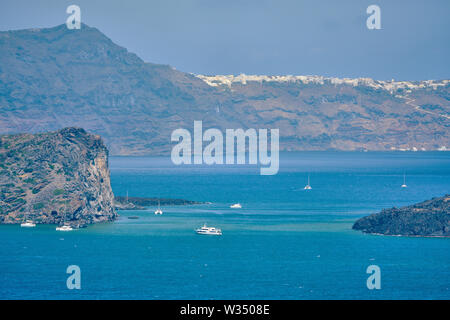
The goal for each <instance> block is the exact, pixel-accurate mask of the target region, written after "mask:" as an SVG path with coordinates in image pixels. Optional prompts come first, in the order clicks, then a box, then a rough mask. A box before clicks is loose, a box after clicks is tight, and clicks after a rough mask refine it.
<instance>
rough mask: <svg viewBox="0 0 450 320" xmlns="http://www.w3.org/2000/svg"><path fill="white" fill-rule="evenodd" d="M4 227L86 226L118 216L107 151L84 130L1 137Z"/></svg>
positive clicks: (0, 199) (0, 211) (1, 217)
mask: <svg viewBox="0 0 450 320" xmlns="http://www.w3.org/2000/svg"><path fill="white" fill-rule="evenodd" d="M0 163H1V169H0V223H20V222H22V221H23V220H24V219H26V218H29V219H33V220H34V221H35V222H37V223H60V222H62V221H66V222H68V223H72V224H77V225H82V224H89V223H94V222H99V221H108V220H113V219H114V218H115V217H116V213H115V210H114V206H113V199H114V196H113V193H112V190H111V185H110V178H109V169H108V150H107V149H106V147H105V145H104V144H103V142H102V140H101V139H100V137H99V136H96V135H92V134H89V133H87V132H86V131H85V130H84V129H80V128H66V129H62V130H60V131H57V132H50V133H41V134H35V135H32V134H17V135H7V136H0Z"/></svg>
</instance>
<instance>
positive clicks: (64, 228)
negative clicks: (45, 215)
mask: <svg viewBox="0 0 450 320" xmlns="http://www.w3.org/2000/svg"><path fill="white" fill-rule="evenodd" d="M66 214H67V204H66V205H65V207H64V217H63V224H62V225H59V226H58V227H56V231H72V230H73V228H72V227H71V226H70V224H68V223H66Z"/></svg>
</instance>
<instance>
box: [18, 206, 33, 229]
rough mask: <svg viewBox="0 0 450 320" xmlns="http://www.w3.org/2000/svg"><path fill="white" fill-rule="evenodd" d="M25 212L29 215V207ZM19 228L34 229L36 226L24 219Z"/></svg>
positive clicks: (31, 221)
mask: <svg viewBox="0 0 450 320" xmlns="http://www.w3.org/2000/svg"><path fill="white" fill-rule="evenodd" d="M27 212H28V213H27V214H30V208H29V207H28V208H27ZM20 226H21V227H22V228H34V227H36V224H35V223H34V222H33V220H28V219H26V220H25V222H22V223H21V224H20Z"/></svg>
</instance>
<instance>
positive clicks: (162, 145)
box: [0, 24, 450, 155]
mask: <svg viewBox="0 0 450 320" xmlns="http://www.w3.org/2000/svg"><path fill="white" fill-rule="evenodd" d="M0 48H1V50H0V105H1V108H0V134H13V133H19V132H28V133H36V132H47V131H55V130H58V129H60V128H64V127H68V126H75V127H83V128H85V129H86V130H89V131H90V132H94V133H96V134H99V135H101V136H102V138H103V139H104V141H105V143H106V144H107V146H108V148H109V150H110V151H111V154H115V155H147V154H163V153H169V152H170V150H171V144H169V143H167V142H168V141H170V135H171V133H172V131H173V130H175V129H178V128H186V129H189V130H192V126H193V122H194V120H202V121H203V125H204V127H205V128H207V127H209V128H211V127H214V128H218V129H220V130H222V131H224V130H225V129H233V128H268V129H269V128H279V129H280V149H281V150H284V151H297V150H329V149H333V150H361V149H369V150H390V149H391V148H392V149H394V148H395V149H405V150H406V149H413V148H417V149H418V150H422V148H423V149H425V150H436V149H438V148H441V147H442V146H446V147H447V148H449V146H450V135H449V134H448V131H449V120H448V119H449V116H448V115H449V114H450V107H449V103H448V101H449V100H450V90H449V89H450V83H449V82H448V81H440V82H433V81H431V82H430V81H425V82H421V83H403V82H400V83H390V82H389V83H388V82H380V81H373V80H371V79H359V80H358V79H346V80H343V79H325V78H323V77H312V78H311V77H268V76H262V77H258V76H237V77H226V76H221V77H203V76H199V77H200V78H199V77H196V76H194V75H192V74H189V73H184V72H180V71H177V70H174V69H173V68H171V67H169V66H164V65H156V64H150V63H145V62H144V61H142V60H141V59H140V58H139V57H138V56H136V55H135V54H132V53H130V52H128V51H127V50H126V49H125V48H122V47H120V46H118V45H116V44H114V42H113V41H111V40H110V39H108V38H107V37H106V36H105V35H104V34H102V33H101V32H100V31H99V30H97V29H95V28H91V27H88V26H86V25H83V26H82V27H81V29H80V30H68V29H67V27H66V25H65V24H63V25H60V26H57V27H54V28H48V29H28V30H17V31H5V32H0ZM227 81H229V82H227Z"/></svg>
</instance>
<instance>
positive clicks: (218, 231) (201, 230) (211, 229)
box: [195, 224, 222, 236]
mask: <svg viewBox="0 0 450 320" xmlns="http://www.w3.org/2000/svg"><path fill="white" fill-rule="evenodd" d="M195 232H196V233H197V234H205V235H213V236H221V235H222V230H221V229H217V228H214V227H207V226H206V224H204V225H203V227H201V228H198V229H196V230H195Z"/></svg>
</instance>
